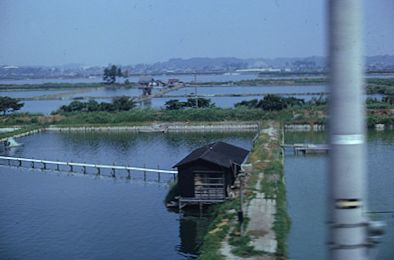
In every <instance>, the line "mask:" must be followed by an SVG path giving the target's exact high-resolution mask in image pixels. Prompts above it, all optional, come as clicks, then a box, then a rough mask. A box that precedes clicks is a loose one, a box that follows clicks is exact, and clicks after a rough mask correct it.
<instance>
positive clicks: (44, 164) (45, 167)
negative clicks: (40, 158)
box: [42, 162, 47, 170]
mask: <svg viewBox="0 0 394 260" xmlns="http://www.w3.org/2000/svg"><path fill="white" fill-rule="evenodd" d="M42 165H43V166H44V167H43V169H44V170H46V169H47V164H46V163H44V162H43V163H42Z"/></svg>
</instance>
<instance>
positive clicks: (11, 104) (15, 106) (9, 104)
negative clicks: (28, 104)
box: [0, 97, 24, 115]
mask: <svg viewBox="0 0 394 260" xmlns="http://www.w3.org/2000/svg"><path fill="white" fill-rule="evenodd" d="M23 106H24V103H21V102H20V100H19V99H17V98H11V97H0V111H1V112H3V115H5V114H7V113H8V112H14V111H17V110H19V109H21V108H22V107H23Z"/></svg>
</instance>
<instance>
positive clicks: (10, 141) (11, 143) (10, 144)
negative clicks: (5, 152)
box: [4, 137, 23, 148]
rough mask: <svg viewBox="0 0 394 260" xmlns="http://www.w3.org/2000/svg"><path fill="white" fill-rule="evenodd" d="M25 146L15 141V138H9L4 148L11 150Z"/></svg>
mask: <svg viewBox="0 0 394 260" xmlns="http://www.w3.org/2000/svg"><path fill="white" fill-rule="evenodd" d="M22 145H23V144H21V143H18V142H17V141H15V139H14V138H12V137H10V138H7V140H5V141H4V146H5V147H6V148H11V147H17V146H22Z"/></svg>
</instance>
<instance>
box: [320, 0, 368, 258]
mask: <svg viewBox="0 0 394 260" xmlns="http://www.w3.org/2000/svg"><path fill="white" fill-rule="evenodd" d="M361 5H362V1H360V0H328V8H329V10H328V21H329V23H328V26H329V28H328V29H329V34H328V39H329V69H330V78H329V85H330V99H329V103H330V108H329V116H330V145H331V151H330V166H329V177H328V184H329V188H328V206H329V216H328V220H329V221H328V222H329V241H328V242H329V251H328V258H329V259H360V260H362V259H367V258H368V255H367V219H366V216H365V212H366V206H367V203H366V199H367V198H366V194H365V187H366V172H365V168H366V163H365V159H366V158H365V148H364V143H365V141H364V139H365V134H364V131H365V130H364V129H365V123H364V113H365V112H364V99H363V87H364V82H363V57H362V55H363V52H362V10H361Z"/></svg>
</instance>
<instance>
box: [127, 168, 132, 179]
mask: <svg viewBox="0 0 394 260" xmlns="http://www.w3.org/2000/svg"><path fill="white" fill-rule="evenodd" d="M130 178H131V170H130V169H127V179H130Z"/></svg>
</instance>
